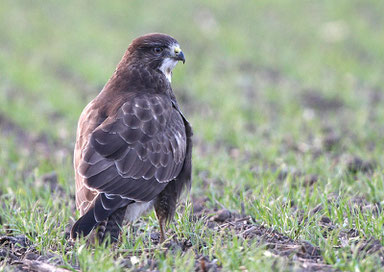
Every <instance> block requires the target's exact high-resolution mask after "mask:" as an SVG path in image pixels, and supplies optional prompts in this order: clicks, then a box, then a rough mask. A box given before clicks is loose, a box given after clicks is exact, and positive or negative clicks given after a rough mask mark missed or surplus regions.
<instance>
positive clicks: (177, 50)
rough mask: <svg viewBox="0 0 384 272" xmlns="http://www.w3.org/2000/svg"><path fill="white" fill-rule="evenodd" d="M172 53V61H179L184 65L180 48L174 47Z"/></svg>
mask: <svg viewBox="0 0 384 272" xmlns="http://www.w3.org/2000/svg"><path fill="white" fill-rule="evenodd" d="M174 53H175V57H174V59H175V60H180V61H182V62H183V64H184V63H185V57H184V53H183V51H181V49H180V47H175V48H174Z"/></svg>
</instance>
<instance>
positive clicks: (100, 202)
mask: <svg viewBox="0 0 384 272" xmlns="http://www.w3.org/2000/svg"><path fill="white" fill-rule="evenodd" d="M178 61H182V62H183V63H184V62H185V58H184V54H183V52H182V51H181V50H180V46H179V44H178V42H177V41H176V40H175V39H174V38H172V37H170V36H168V35H165V34H159V33H153V34H147V35H144V36H141V37H139V38H136V39H135V40H133V41H132V43H131V44H130V45H129V47H128V49H127V51H126V52H125V54H124V56H123V58H122V60H121V61H120V63H119V64H118V66H117V68H116V70H115V72H114V74H113V75H112V77H111V78H110V79H109V81H108V82H107V84H106V85H105V86H104V88H103V89H102V91H101V92H100V93H99V95H98V96H97V97H96V98H95V99H94V100H92V101H91V102H90V103H89V104H88V106H86V108H85V109H84V110H83V112H82V114H81V116H80V119H79V123H78V128H77V137H76V147H75V151H74V168H75V176H76V207H77V209H78V210H79V211H80V215H81V217H80V218H79V219H78V220H77V222H76V223H75V224H74V225H73V227H72V230H71V237H72V238H73V239H75V238H76V237H78V236H79V235H83V236H85V235H87V234H89V233H90V232H91V231H92V230H93V229H95V228H96V229H97V232H96V234H97V236H96V237H98V239H99V241H103V240H104V239H105V238H106V237H108V236H110V238H111V240H112V241H116V240H117V239H118V237H119V234H120V227H121V225H122V223H123V221H124V222H125V221H127V222H132V221H133V220H135V219H136V218H137V217H138V216H140V214H142V213H143V212H144V211H146V210H148V209H149V208H151V207H152V206H154V208H155V212H156V216H157V218H158V220H159V226H160V240H161V241H164V239H165V226H166V224H167V222H168V221H169V220H170V219H172V218H173V215H174V213H175V209H176V204H177V200H178V198H179V197H180V194H181V192H182V191H183V189H184V188H188V189H189V188H190V185H191V167H192V165H191V154H192V140H191V137H192V128H191V126H190V124H189V123H188V121H187V120H186V118H185V117H184V115H183V113H182V112H181V110H180V108H179V105H178V103H177V101H176V98H175V95H174V93H173V91H172V87H171V76H172V69H173V68H174V67H175V65H176V64H177V62H178Z"/></svg>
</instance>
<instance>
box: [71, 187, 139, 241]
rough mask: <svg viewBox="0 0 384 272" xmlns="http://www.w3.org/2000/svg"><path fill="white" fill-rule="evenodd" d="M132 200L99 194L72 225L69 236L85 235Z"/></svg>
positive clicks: (74, 237)
mask: <svg viewBox="0 0 384 272" xmlns="http://www.w3.org/2000/svg"><path fill="white" fill-rule="evenodd" d="M133 202H134V201H133V200H129V199H122V198H121V197H119V196H116V197H114V198H107V197H106V196H105V194H103V193H101V194H99V196H98V197H97V198H96V200H95V202H94V205H93V207H92V208H90V209H89V210H88V211H87V212H86V213H85V214H84V215H83V216H82V217H80V218H79V219H78V220H77V221H76V223H75V224H74V225H73V227H72V230H71V238H73V239H76V238H77V237H78V236H79V235H82V236H87V235H88V234H89V233H90V232H91V231H92V230H93V229H94V228H95V227H97V226H98V225H99V224H100V223H101V222H103V221H106V220H107V219H108V218H109V217H110V216H111V215H112V214H114V213H115V211H117V210H119V209H120V208H122V207H126V206H127V205H128V204H130V203H133ZM120 225H121V223H120Z"/></svg>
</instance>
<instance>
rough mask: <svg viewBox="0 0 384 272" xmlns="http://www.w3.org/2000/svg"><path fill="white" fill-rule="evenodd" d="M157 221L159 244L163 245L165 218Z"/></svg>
mask: <svg viewBox="0 0 384 272" xmlns="http://www.w3.org/2000/svg"><path fill="white" fill-rule="evenodd" d="M158 219H159V225H160V244H162V243H164V241H165V239H167V237H166V234H165V229H166V219H165V217H160V218H158Z"/></svg>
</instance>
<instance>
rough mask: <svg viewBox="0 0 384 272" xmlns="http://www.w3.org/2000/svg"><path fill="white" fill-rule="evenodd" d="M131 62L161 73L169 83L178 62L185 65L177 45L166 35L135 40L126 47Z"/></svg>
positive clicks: (148, 36)
mask: <svg viewBox="0 0 384 272" xmlns="http://www.w3.org/2000/svg"><path fill="white" fill-rule="evenodd" d="M128 54H129V57H130V60H131V62H133V63H135V64H138V63H139V64H140V65H142V66H145V68H149V69H154V70H159V71H161V72H162V73H163V74H164V75H165V76H166V78H167V79H168V80H169V81H171V77H172V69H173V68H175V66H176V64H177V62H178V61H182V62H183V63H185V57H184V54H183V51H181V49H180V46H179V43H178V42H177V41H176V40H175V39H174V38H172V37H171V36H168V35H166V34H160V33H152V34H147V35H144V36H141V37H138V38H136V39H135V40H133V41H132V43H131V44H130V46H129V47H128Z"/></svg>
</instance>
